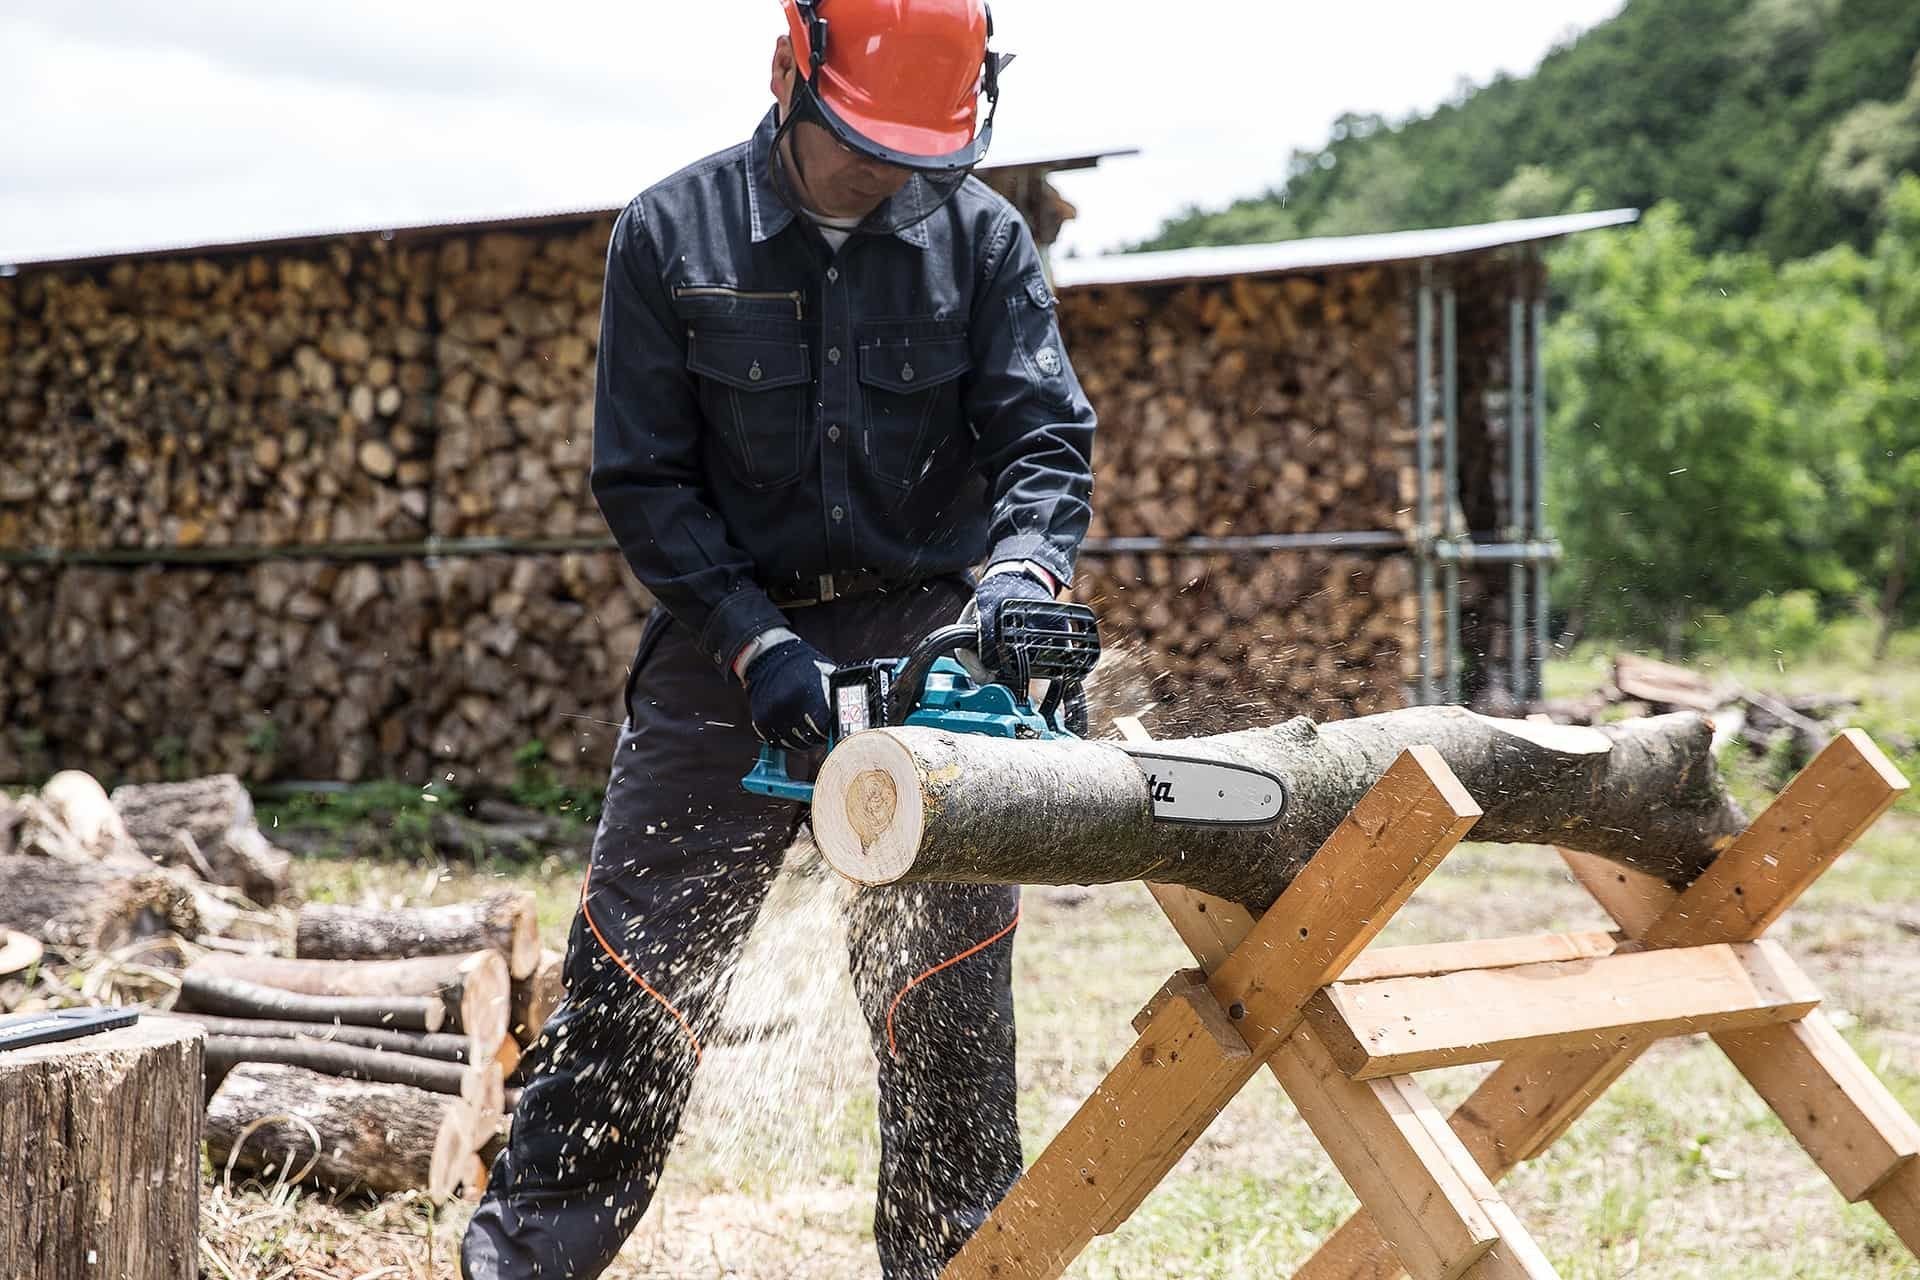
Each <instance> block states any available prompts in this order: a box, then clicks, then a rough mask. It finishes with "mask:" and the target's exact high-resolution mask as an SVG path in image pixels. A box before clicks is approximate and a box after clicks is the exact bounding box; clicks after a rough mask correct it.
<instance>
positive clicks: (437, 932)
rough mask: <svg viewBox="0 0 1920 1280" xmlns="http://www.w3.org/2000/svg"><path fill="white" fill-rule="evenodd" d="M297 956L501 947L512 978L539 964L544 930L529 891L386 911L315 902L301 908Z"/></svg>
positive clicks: (395, 955) (360, 956)
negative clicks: (316, 903) (541, 938)
mask: <svg viewBox="0 0 1920 1280" xmlns="http://www.w3.org/2000/svg"><path fill="white" fill-rule="evenodd" d="M293 945H294V954H295V955H297V956H300V957H301V958H303V959H314V960H396V959H404V958H408V957H413V956H444V955H468V954H471V953H472V952H475V951H488V950H492V951H498V952H499V953H500V954H501V955H502V956H503V957H504V958H505V959H506V962H507V972H508V974H509V975H511V976H512V977H514V978H516V979H519V978H525V977H527V976H528V975H529V974H531V973H532V972H533V971H534V968H535V967H536V966H537V965H538V964H539V962H540V934H539V928H538V924H537V922H536V920H535V918H534V900H533V895H532V894H531V893H496V894H491V895H489V896H488V897H485V898H480V899H476V900H474V901H472V902H456V903H452V904H450V905H447V906H441V907H411V908H401V909H397V910H386V909H382V908H378V907H339V906H326V905H315V906H307V907H303V908H301V911H300V922H299V924H298V926H297V927H296V929H295V933H294V944H293Z"/></svg>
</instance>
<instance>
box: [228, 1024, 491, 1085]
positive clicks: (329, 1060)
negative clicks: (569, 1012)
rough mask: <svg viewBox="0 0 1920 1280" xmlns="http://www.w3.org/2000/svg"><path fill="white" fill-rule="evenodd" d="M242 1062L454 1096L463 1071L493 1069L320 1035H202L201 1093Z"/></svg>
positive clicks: (464, 1076) (463, 1081) (462, 1082)
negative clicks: (333, 1040) (203, 1072)
mask: <svg viewBox="0 0 1920 1280" xmlns="http://www.w3.org/2000/svg"><path fill="white" fill-rule="evenodd" d="M243 1062H277V1063H279V1064H281V1065H282V1066H288V1067H305V1068H306V1069H307V1070H309V1071H318V1072H320V1073H321V1074H322V1075H329V1076H340V1077H341V1078H343V1079H347V1080H370V1081H373V1082H375V1083H378V1084H405V1085H412V1086H413V1087H414V1088H416V1089H425V1090H427V1091H428V1092H429V1093H448V1094H454V1095H460V1094H462V1093H464V1092H465V1091H467V1090H469V1089H471V1088H472V1086H471V1085H469V1083H468V1079H467V1077H468V1075H469V1073H471V1072H474V1071H492V1072H493V1073H494V1074H495V1075H498V1074H499V1068H498V1067H496V1066H492V1065H491V1064H489V1065H488V1066H484V1067H466V1066H462V1065H460V1064H459V1063H457V1062H440V1061H437V1060H436V1059H433V1058H416V1057H414V1056H413V1055H412V1054H407V1053H394V1052H391V1051H389V1050H385V1049H363V1048H360V1047H358V1046H356V1045H350V1044H329V1043H328V1042H326V1041H324V1040H295V1039H290V1038H279V1037H271V1036H245V1035H240V1036H208V1037H207V1049H206V1069H207V1085H208V1088H207V1092H208V1093H209V1094H211V1093H212V1092H213V1090H214V1089H215V1088H217V1087H218V1086H219V1083H220V1081H221V1080H223V1079H225V1078H226V1075H227V1073H228V1072H229V1071H231V1070H233V1069H234V1068H235V1067H237V1066H239V1065H240V1064H241V1063H243Z"/></svg>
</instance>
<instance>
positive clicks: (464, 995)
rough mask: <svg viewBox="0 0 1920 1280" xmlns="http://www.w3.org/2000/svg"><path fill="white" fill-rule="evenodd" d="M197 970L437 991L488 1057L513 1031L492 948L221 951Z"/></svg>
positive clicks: (321, 986)
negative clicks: (360, 954) (406, 952)
mask: <svg viewBox="0 0 1920 1280" xmlns="http://www.w3.org/2000/svg"><path fill="white" fill-rule="evenodd" d="M192 972H195V973H204V974H209V975H216V976H219V977H228V978H238V979H240V980H242V981H248V982H258V983H262V984H264V985H267V986H272V987H278V988H280V989H281V990H282V991H297V992H303V993H305V994H307V995H317V996H381V997H383V998H384V997H386V996H389V995H392V996H431V997H433V998H434V999H436V1000H438V1001H439V1002H440V1004H441V1005H442V1007H443V1008H444V1009H445V1011H446V1013H445V1018H444V1021H443V1024H442V1025H443V1026H444V1027H445V1029H447V1030H449V1031H459V1032H462V1033H464V1034H465V1035H466V1036H467V1037H468V1038H469V1039H471V1040H472V1041H473V1042H474V1044H475V1046H476V1049H477V1052H478V1053H479V1054H480V1055H483V1056H484V1055H485V1054H486V1053H489V1052H491V1051H492V1049H493V1046H495V1045H497V1044H499V1043H500V1041H501V1040H502V1039H503V1038H504V1037H505V1036H506V1034H507V1004H508V998H509V995H510V993H511V982H510V981H509V979H508V977H507V962H506V961H505V960H502V959H501V958H500V956H499V955H498V954H497V953H495V952H492V951H476V952H474V953H473V954H472V955H465V956H420V957H417V958H415V959H411V960H288V959H283V958H279V957H259V956H235V955H218V954H216V955H208V956H203V957H201V958H200V959H199V960H197V961H195V962H194V965H193V969H192ZM214 1012H218V1010H215V1011H214ZM343 1021H345V1019H343ZM431 1029H432V1030H439V1029H440V1028H439V1027H434V1028H431Z"/></svg>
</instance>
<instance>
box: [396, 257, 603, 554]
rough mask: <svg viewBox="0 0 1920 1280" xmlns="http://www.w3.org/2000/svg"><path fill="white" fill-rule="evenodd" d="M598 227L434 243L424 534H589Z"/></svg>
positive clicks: (599, 530) (596, 528)
mask: <svg viewBox="0 0 1920 1280" xmlns="http://www.w3.org/2000/svg"><path fill="white" fill-rule="evenodd" d="M611 232H612V224H611V222H608V221H600V222H595V223H592V224H591V225H589V226H587V227H585V228H583V229H582V230H580V231H577V232H572V233H569V234H565V235H560V236H544V237H535V236H531V235H524V234H522V235H513V234H504V233H503V234H493V235H483V236H478V237H473V238H461V239H454V240H448V241H445V242H444V243H443V244H442V245H441V246H440V251H439V280H440V286H439V292H438V294H437V295H436V309H437V312H438V315H439V319H440V323H441V335H440V338H439V341H438V343H437V344H436V347H435V351H436V356H437V361H438V365H439V370H440V376H441V379H442V382H441V388H440V400H439V413H438V427H439V437H438V444H437V447H436V451H435V454H434V484H435V495H434V501H435V505H434V513H433V524H434V532H435V533H436V534H439V535H441V536H443V537H475V536H482V535H485V536H493V537H510V538H565V537H576V536H582V537H599V536H604V535H605V533H606V525H605V523H604V521H602V519H601V517H600V511H599V508H598V507H597V506H596V505H595V504H594V500H593V495H592V493H591V492H590V491H589V490H588V488H587V468H588V464H589V462H590V460H591V458H592V455H593V373H594V360H595V357H596V354H597V352H598V349H599V343H600V291H601V277H602V273H603V272H604V269H605V264H606V252H607V239H608V236H609V235H610V234H611Z"/></svg>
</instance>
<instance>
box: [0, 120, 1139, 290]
mask: <svg viewBox="0 0 1920 1280" xmlns="http://www.w3.org/2000/svg"><path fill="white" fill-rule="evenodd" d="M1138 154H1139V148H1137V147H1113V148H1109V149H1107V150H1104V151H1076V152H1068V153H1066V154H1061V155H1036V156H1015V157H1012V158H1010V159H1004V160H999V161H996V162H994V163H993V164H987V165H982V166H981V167H980V172H981V173H982V174H990V173H995V172H1004V171H1007V170H1010V169H1046V170H1049V171H1054V170H1068V169H1091V168H1093V167H1094V166H1095V165H1097V164H1099V163H1100V162H1101V161H1102V160H1109V159H1113V158H1114V157H1117V156H1131V155H1138ZM625 207H626V202H625V201H624V200H623V201H621V202H620V203H619V204H615V205H603V204H595V205H587V206H584V207H580V208H561V209H552V210H538V211H534V212H531V213H511V214H491V215H485V216H480V217H472V218H461V217H456V218H449V219H446V220H444V221H436V222H418V223H409V224H407V225H404V226H351V227H339V226H335V227H313V228H303V229H300V230H294V231H283V232H273V233H268V234H263V235H260V236H257V237H242V238H238V239H231V240H217V241H181V242H177V243H172V244H158V245H154V244H146V245H128V246H121V247H113V246H109V247H105V248H100V249H89V250H87V251H85V252H81V253H61V254H56V255H51V256H41V257H34V256H28V257H22V258H7V257H5V256H0V276H4V275H12V274H14V273H15V272H16V271H18V270H19V269H20V268H23V267H33V268H39V269H44V268H48V267H70V266H78V265H81V264H83V263H89V262H103V261H116V260H119V259H123V258H171V257H182V256H186V255H189V254H193V255H212V254H224V253H249V252H256V251H258V250H261V249H286V248H297V247H299V246H302V245H310V244H319V243H323V242H325V241H328V240H339V239H344V238H346V237H349V236H383V237H385V238H386V239H389V240H410V239H416V238H419V237H422V236H434V235H462V234H469V233H475V234H477V233H481V232H487V231H517V230H525V229H527V228H531V227H541V226H553V225H556V224H561V223H568V222H590V221H592V220H593V219H595V218H611V217H612V216H613V215H615V214H617V213H619V212H620V210H621V209H623V208H625ZM4 252H5V251H4V248H0V255H4Z"/></svg>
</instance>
